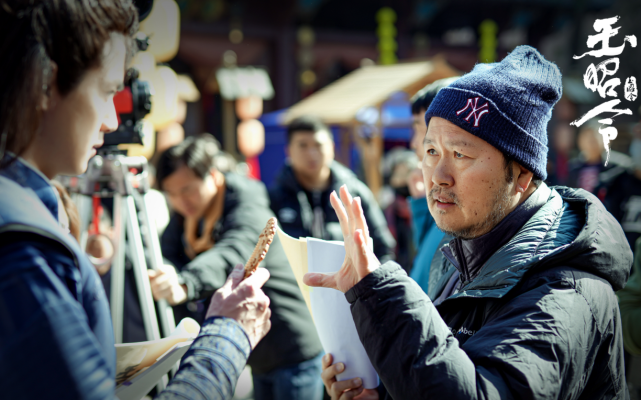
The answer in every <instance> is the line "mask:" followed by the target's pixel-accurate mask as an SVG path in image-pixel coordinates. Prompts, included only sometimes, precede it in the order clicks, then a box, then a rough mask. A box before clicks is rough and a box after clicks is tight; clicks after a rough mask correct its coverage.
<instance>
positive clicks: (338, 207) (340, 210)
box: [329, 191, 350, 238]
mask: <svg viewBox="0 0 641 400" xmlns="http://www.w3.org/2000/svg"><path fill="white" fill-rule="evenodd" d="M329 202H330V203H331V204H332V207H333V208H334V211H336V216H337V217H338V222H339V223H340V225H341V231H342V232H343V238H347V237H348V236H349V235H350V231H349V229H348V227H349V223H348V221H347V211H345V207H343V203H341V201H340V199H339V198H338V195H337V194H336V192H335V191H333V192H332V193H331V194H330V195H329Z"/></svg>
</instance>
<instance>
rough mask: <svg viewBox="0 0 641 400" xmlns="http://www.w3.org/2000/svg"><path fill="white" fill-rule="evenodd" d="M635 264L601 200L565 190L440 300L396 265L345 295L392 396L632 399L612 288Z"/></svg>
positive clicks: (618, 285)
mask: <svg viewBox="0 0 641 400" xmlns="http://www.w3.org/2000/svg"><path fill="white" fill-rule="evenodd" d="M631 263H632V253H631V251H630V247H629V246H628V243H627V240H626V238H625V235H624V234H623V231H622V230H621V227H620V225H619V224H618V223H617V222H616V220H614V218H613V217H612V215H611V214H609V213H608V212H607V211H606V210H605V208H604V207H603V205H602V204H601V202H600V201H599V200H598V199H597V198H596V197H594V196H593V195H591V194H589V193H587V192H586V191H584V190H573V189H568V188H563V187H556V188H554V189H553V190H552V191H551V192H550V195H549V197H548V200H547V202H546V203H545V204H544V205H543V206H542V207H541V208H540V209H539V210H538V211H537V212H536V214H534V216H533V217H532V218H530V219H529V221H527V222H526V223H525V225H524V226H523V227H522V228H521V229H520V230H519V231H518V232H517V233H516V235H514V237H512V239H510V240H509V242H508V243H507V244H505V245H504V246H502V247H501V248H500V249H499V250H498V251H496V252H495V253H494V254H493V255H492V256H491V257H490V258H489V260H488V261H486V262H485V264H483V266H482V268H481V270H480V272H479V274H478V275H477V276H476V278H474V279H472V280H471V281H470V282H467V283H464V284H463V286H462V288H461V290H460V291H458V292H457V293H456V294H454V295H452V296H450V297H449V298H447V299H446V300H444V301H443V302H442V303H441V304H440V305H438V306H437V307H435V306H434V305H433V303H432V302H431V301H430V298H428V297H427V296H426V295H425V294H424V293H423V291H422V290H421V288H420V287H419V286H418V285H416V284H415V283H414V282H413V281H412V280H411V279H409V278H408V277H407V275H406V274H405V272H404V271H403V270H402V269H401V268H400V267H399V266H398V265H396V264H394V263H387V264H385V265H383V266H381V267H380V268H378V269H377V270H375V271H374V272H373V273H371V274H369V275H368V276H366V277H365V278H364V279H363V280H362V281H360V282H359V283H358V284H357V285H355V286H354V287H353V288H352V289H351V290H350V291H348V292H347V293H346V297H347V299H348V301H349V302H350V303H351V307H352V315H353V317H354V321H355V322H356V328H357V330H358V332H359V335H360V339H361V341H362V342H363V344H364V346H365V349H366V350H367V353H368V355H369V358H370V359H371V360H372V363H373V364H374V367H375V368H376V370H377V371H378V373H379V375H380V378H381V381H382V382H383V384H384V385H385V387H386V388H387V391H388V392H389V396H390V397H393V398H394V399H397V400H400V399H425V398H435V399H442V398H446V399H451V400H454V399H625V398H628V390H627V387H626V383H625V377H624V365H623V339H622V334H621V318H620V313H619V307H618V304H617V299H616V296H615V294H614V291H616V290H619V289H621V288H622V287H623V286H624V285H625V282H626V280H627V278H628V276H629V271H630V265H631ZM453 273H454V267H452V268H450V270H449V271H448V272H447V273H446V274H445V275H444V276H443V277H442V279H441V280H440V282H439V284H438V285H437V286H438V287H437V289H436V291H435V293H436V295H439V294H440V292H441V291H442V290H443V287H444V285H445V283H446V282H448V280H449V277H451V276H452V274H453ZM430 292H432V291H430Z"/></svg>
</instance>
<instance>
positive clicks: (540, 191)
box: [441, 183, 550, 282]
mask: <svg viewBox="0 0 641 400" xmlns="http://www.w3.org/2000/svg"><path fill="white" fill-rule="evenodd" d="M549 195H550V189H549V188H548V187H547V185H545V183H542V184H541V185H540V186H539V187H538V188H537V189H536V190H535V191H534V193H532V194H531V195H530V197H528V198H527V199H526V200H525V201H524V202H523V203H521V204H520V205H519V206H518V207H516V208H515V209H514V210H513V211H512V212H511V213H509V214H508V215H507V216H506V217H505V218H503V220H501V222H499V223H498V225H496V226H495V227H494V228H493V229H492V230H491V231H489V232H488V233H486V234H485V235H482V236H479V237H477V238H474V239H469V240H465V239H460V238H454V239H453V240H452V241H450V243H449V244H448V245H446V246H443V248H442V249H441V251H442V252H443V254H444V255H445V257H446V258H447V259H448V260H449V261H450V262H451V263H452V264H453V265H454V266H455V267H456V268H457V269H458V270H459V272H460V275H461V280H462V282H469V281H471V280H472V279H474V278H475V277H476V276H477V275H478V273H479V271H480V270H481V267H483V265H484V264H485V262H486V261H487V260H488V259H489V258H490V257H491V256H492V254H494V253H495V252H496V251H497V250H498V249H500V248H501V247H502V246H503V245H505V244H506V243H507V242H508V241H509V240H510V239H511V238H512V237H513V236H514V235H515V234H516V233H517V232H518V231H519V229H521V228H522V227H523V225H525V223H526V222H527V221H528V220H529V219H530V218H532V217H533V216H534V214H536V212H537V211H538V210H539V209H540V208H541V207H542V206H543V205H544V204H545V203H546V202H547V200H548V197H549Z"/></svg>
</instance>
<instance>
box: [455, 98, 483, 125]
mask: <svg viewBox="0 0 641 400" xmlns="http://www.w3.org/2000/svg"><path fill="white" fill-rule="evenodd" d="M479 98H480V97H474V98H470V99H467V104H465V107H463V108H461V109H460V110H458V111H457V112H456V115H460V114H461V113H462V112H464V111H465V110H467V109H468V108H471V109H472V110H471V111H470V113H469V114H468V115H467V117H465V118H464V119H465V120H466V121H467V122H470V118H472V115H474V126H479V121H480V120H481V117H482V116H483V115H484V114H486V113H489V112H490V110H489V106H488V105H487V102H485V104H483V105H482V106H481V107H477V106H478V103H479Z"/></svg>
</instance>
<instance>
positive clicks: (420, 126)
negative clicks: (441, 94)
mask: <svg viewBox="0 0 641 400" xmlns="http://www.w3.org/2000/svg"><path fill="white" fill-rule="evenodd" d="M425 111H426V110H424V109H421V110H420V111H419V113H418V114H412V140H411V141H410V148H412V149H413V150H414V151H415V152H416V155H417V156H418V160H419V161H421V160H422V159H423V155H424V154H425V152H424V151H423V139H424V138H425V131H427V125H426V124H425Z"/></svg>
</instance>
